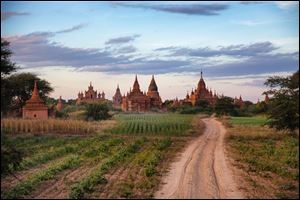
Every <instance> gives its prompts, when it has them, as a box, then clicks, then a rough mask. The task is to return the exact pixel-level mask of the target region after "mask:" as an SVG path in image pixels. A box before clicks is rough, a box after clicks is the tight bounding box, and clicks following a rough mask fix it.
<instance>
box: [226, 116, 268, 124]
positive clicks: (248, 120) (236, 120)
mask: <svg viewBox="0 0 300 200" xmlns="http://www.w3.org/2000/svg"><path fill="white" fill-rule="evenodd" d="M267 121H268V119H267V118H263V117H231V120H230V123H232V124H236V125H264V124H265V123H266V122H267Z"/></svg>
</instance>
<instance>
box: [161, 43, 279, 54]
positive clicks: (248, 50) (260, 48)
mask: <svg viewBox="0 0 300 200" xmlns="http://www.w3.org/2000/svg"><path fill="white" fill-rule="evenodd" d="M276 49H278V47H275V46H274V45H273V44H272V43H271V42H259V43H254V44H249V45H245V44H239V45H230V46H220V47H219V48H216V49H213V48H210V47H203V48H186V47H165V48H159V49H155V51H168V52H170V54H169V55H170V56H191V57H213V56H222V55H226V56H256V55H258V54H262V53H270V52H271V51H274V50H276Z"/></svg>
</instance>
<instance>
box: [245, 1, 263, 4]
mask: <svg viewBox="0 0 300 200" xmlns="http://www.w3.org/2000/svg"><path fill="white" fill-rule="evenodd" d="M240 3H241V4H244V5H251V4H261V3H265V2H263V1H241V2H240Z"/></svg>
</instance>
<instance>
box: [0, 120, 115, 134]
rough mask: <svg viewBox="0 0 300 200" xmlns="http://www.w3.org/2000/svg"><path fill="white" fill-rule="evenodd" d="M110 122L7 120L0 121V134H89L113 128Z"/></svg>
mask: <svg viewBox="0 0 300 200" xmlns="http://www.w3.org/2000/svg"><path fill="white" fill-rule="evenodd" d="M114 124H115V122H114V121H112V120H108V121H100V122H87V121H82V120H62V119H47V120H29V119H16V118H7V119H2V120H1V132H2V131H5V132H6V133H8V134H23V133H34V134H45V133H61V134H90V133H95V132H97V131H102V130H103V129H106V128H111V127H112V126H114Z"/></svg>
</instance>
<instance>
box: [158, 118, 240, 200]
mask: <svg viewBox="0 0 300 200" xmlns="http://www.w3.org/2000/svg"><path fill="white" fill-rule="evenodd" d="M203 121H204V123H205V126H206V129H205V132H204V134H203V135H201V136H200V137H199V138H198V139H196V140H194V141H193V142H192V143H191V144H190V145H189V146H188V147H187V148H186V149H185V150H184V152H183V153H182V154H181V155H180V158H179V160H178V161H176V162H174V163H173V164H172V165H171V170H170V172H169V173H168V174H167V176H166V177H164V178H163V183H165V184H164V185H162V187H161V190H159V191H158V192H157V193H156V194H155V197H156V198H223V199H224V198H243V195H242V193H241V192H240V191H239V190H238V189H237V185H236V184H235V182H234V179H233V174H232V172H231V169H229V166H228V165H229V164H228V162H227V161H226V157H225V153H224V136H225V133H226V130H225V128H224V127H223V126H222V124H221V123H220V122H218V121H217V120H216V119H215V118H207V119H204V120H203Z"/></svg>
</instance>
